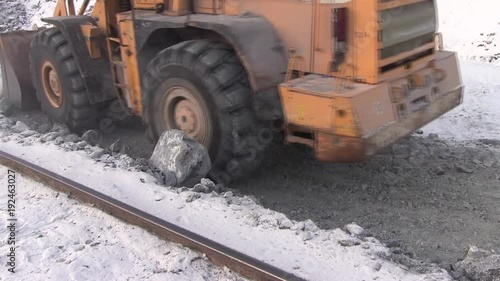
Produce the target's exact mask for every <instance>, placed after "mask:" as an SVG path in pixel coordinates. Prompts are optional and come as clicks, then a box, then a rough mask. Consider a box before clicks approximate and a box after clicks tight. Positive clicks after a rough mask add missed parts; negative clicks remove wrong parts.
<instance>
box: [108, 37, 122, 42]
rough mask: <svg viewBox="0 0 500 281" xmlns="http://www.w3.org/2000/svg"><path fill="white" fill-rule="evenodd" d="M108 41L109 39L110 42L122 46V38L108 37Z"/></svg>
mask: <svg viewBox="0 0 500 281" xmlns="http://www.w3.org/2000/svg"><path fill="white" fill-rule="evenodd" d="M108 39H109V40H110V41H113V42H116V43H120V44H121V40H120V38H116V37H108Z"/></svg>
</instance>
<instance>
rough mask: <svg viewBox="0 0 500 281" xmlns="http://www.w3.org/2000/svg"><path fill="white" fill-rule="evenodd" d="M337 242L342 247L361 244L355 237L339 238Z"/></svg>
mask: <svg viewBox="0 0 500 281" xmlns="http://www.w3.org/2000/svg"><path fill="white" fill-rule="evenodd" d="M338 242H339V244H340V245H341V246H344V247H352V246H357V245H359V244H361V242H360V241H359V240H356V239H340V240H339V241H338Z"/></svg>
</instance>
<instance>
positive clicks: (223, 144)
mask: <svg viewBox="0 0 500 281" xmlns="http://www.w3.org/2000/svg"><path fill="white" fill-rule="evenodd" d="M179 86H181V87H185V88H187V89H188V90H189V91H190V92H192V94H193V95H194V96H195V99H196V100H197V102H198V103H199V105H200V106H199V107H200V108H202V109H203V111H204V112H205V115H204V116H206V118H207V119H208V122H207V123H208V124H209V126H210V127H211V128H208V129H209V130H211V134H210V136H211V137H210V141H209V144H206V143H203V142H202V141H200V140H198V141H200V143H202V144H204V145H205V147H206V148H207V149H208V152H209V155H210V159H211V162H212V171H211V172H210V177H211V178H212V179H214V180H215V181H217V182H222V183H226V184H227V183H228V182H230V181H232V180H236V179H240V178H242V177H244V176H247V175H248V174H250V173H251V172H252V171H253V170H255V169H256V168H257V167H258V166H259V164H260V162H261V160H262V158H263V157H262V156H263V154H264V153H265V149H266V148H267V146H268V143H269V142H270V141H266V139H265V137H263V136H262V134H263V133H264V134H265V133H267V130H265V129H264V128H263V127H262V123H261V122H260V121H258V119H257V118H256V116H255V113H254V112H253V111H252V110H251V104H250V102H251V95H252V92H251V89H250V86H249V83H248V77H247V74H246V72H245V70H244V68H243V67H242V65H241V62H240V61H239V58H238V56H237V55H236V54H235V52H234V50H233V49H232V48H231V46H229V45H227V44H224V43H220V42H214V41H209V40H192V41H185V42H182V43H179V44H177V45H174V46H172V47H169V48H167V49H165V50H163V51H162V52H160V53H159V54H158V55H157V56H156V57H154V58H153V59H152V60H151V62H150V63H149V64H148V66H147V69H146V73H145V75H144V77H143V90H142V94H143V97H142V102H143V120H144V123H145V125H146V126H147V135H148V136H149V137H150V138H151V139H152V140H153V141H156V140H158V138H159V137H160V135H161V134H162V133H163V132H164V131H165V130H166V129H176V128H175V127H174V128H172V126H170V127H168V126H167V124H164V123H165V121H163V120H162V118H163V119H168V118H169V117H162V114H165V110H167V111H168V109H167V108H166V107H167V106H162V100H164V99H168V95H170V94H169V93H168V92H169V89H172V88H173V87H179ZM168 114H170V113H167V116H170V115H168ZM167 122H168V121H167ZM162 123H163V124H162ZM208 129H207V130H208Z"/></svg>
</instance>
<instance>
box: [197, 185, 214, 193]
mask: <svg viewBox="0 0 500 281" xmlns="http://www.w3.org/2000/svg"><path fill="white" fill-rule="evenodd" d="M193 191H194V192H202V193H209V192H210V188H208V187H207V186H205V185H203V184H201V183H197V184H196V185H195V186H194V187H193Z"/></svg>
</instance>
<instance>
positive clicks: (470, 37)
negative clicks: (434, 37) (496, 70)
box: [437, 0, 500, 65]
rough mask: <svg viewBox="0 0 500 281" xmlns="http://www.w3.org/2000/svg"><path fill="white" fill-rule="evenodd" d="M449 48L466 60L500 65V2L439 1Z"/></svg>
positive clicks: (442, 29)
mask: <svg viewBox="0 0 500 281" xmlns="http://www.w3.org/2000/svg"><path fill="white" fill-rule="evenodd" d="M437 4H438V9H439V24H440V25H439V30H440V32H442V33H443V35H444V43H445V48H446V49H450V50H454V51H457V52H459V55H460V57H461V58H462V59H465V60H474V61H483V62H493V63H495V64H497V65H500V61H499V60H498V59H500V14H499V13H498V11H499V10H500V2H499V1H498V0H437Z"/></svg>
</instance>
